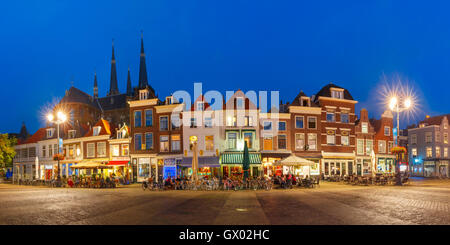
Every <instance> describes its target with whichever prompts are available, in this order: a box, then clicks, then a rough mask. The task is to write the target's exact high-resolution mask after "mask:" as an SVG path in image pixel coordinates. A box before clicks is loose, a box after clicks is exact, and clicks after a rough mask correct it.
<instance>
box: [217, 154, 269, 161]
mask: <svg viewBox="0 0 450 245" xmlns="http://www.w3.org/2000/svg"><path fill="white" fill-rule="evenodd" d="M249 156H250V164H261V154H260V153H249ZM243 158H244V153H241V152H240V153H224V154H222V155H221V156H220V163H221V164H242V160H243Z"/></svg>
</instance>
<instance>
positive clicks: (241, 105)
mask: <svg viewBox="0 0 450 245" xmlns="http://www.w3.org/2000/svg"><path fill="white" fill-rule="evenodd" d="M236 108H237V109H244V98H241V97H239V98H236Z"/></svg>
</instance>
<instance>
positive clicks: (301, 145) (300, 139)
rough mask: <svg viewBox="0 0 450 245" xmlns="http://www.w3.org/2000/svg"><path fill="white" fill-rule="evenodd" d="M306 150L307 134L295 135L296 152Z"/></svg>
mask: <svg viewBox="0 0 450 245" xmlns="http://www.w3.org/2000/svg"><path fill="white" fill-rule="evenodd" d="M304 149H305V134H295V150H297V151H303V150H304Z"/></svg>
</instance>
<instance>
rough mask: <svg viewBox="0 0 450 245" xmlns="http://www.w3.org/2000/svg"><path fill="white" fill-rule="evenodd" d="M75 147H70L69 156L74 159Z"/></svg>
mask: <svg viewBox="0 0 450 245" xmlns="http://www.w3.org/2000/svg"><path fill="white" fill-rule="evenodd" d="M73 151H74V145H69V156H70V157H73V153H74V152H73Z"/></svg>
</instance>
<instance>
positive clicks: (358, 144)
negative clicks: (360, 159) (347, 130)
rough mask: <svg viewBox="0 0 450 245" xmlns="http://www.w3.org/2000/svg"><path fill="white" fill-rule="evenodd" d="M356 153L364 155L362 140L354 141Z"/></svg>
mask: <svg viewBox="0 0 450 245" xmlns="http://www.w3.org/2000/svg"><path fill="white" fill-rule="evenodd" d="M356 153H357V154H358V155H364V140H363V139H357V140H356Z"/></svg>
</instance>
